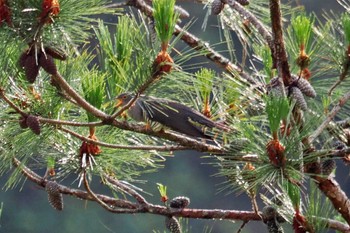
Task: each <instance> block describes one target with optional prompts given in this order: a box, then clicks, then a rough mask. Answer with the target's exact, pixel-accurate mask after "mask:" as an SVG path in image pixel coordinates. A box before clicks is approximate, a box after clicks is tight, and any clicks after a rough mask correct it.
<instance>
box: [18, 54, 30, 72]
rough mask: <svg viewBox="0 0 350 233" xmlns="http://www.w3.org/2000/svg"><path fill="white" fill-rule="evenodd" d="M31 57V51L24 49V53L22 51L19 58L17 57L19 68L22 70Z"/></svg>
mask: <svg viewBox="0 0 350 233" xmlns="http://www.w3.org/2000/svg"><path fill="white" fill-rule="evenodd" d="M32 55H33V53H32V52H31V49H26V51H24V52H23V53H22V54H21V56H20V57H19V61H18V63H19V65H20V67H22V68H24V66H25V62H26V60H27V58H28V57H30V56H32Z"/></svg>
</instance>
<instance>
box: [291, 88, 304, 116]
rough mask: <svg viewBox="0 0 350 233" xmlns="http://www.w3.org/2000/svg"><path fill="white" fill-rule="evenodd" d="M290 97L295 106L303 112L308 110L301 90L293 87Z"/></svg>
mask: <svg viewBox="0 0 350 233" xmlns="http://www.w3.org/2000/svg"><path fill="white" fill-rule="evenodd" d="M290 96H291V97H292V99H293V100H295V105H296V106H297V107H299V108H300V109H301V110H303V111H306V110H307V103H306V101H305V98H304V96H303V93H301V91H300V89H299V88H297V87H292V88H291V89H290Z"/></svg>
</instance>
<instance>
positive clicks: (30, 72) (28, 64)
mask: <svg viewBox="0 0 350 233" xmlns="http://www.w3.org/2000/svg"><path fill="white" fill-rule="evenodd" d="M23 68H24V71H25V74H26V78H27V80H28V82H30V83H34V82H35V79H36V77H37V76H38V74H39V68H40V67H39V65H38V64H37V62H36V57H35V55H30V56H28V57H27V59H26V60H25V62H24V66H23Z"/></svg>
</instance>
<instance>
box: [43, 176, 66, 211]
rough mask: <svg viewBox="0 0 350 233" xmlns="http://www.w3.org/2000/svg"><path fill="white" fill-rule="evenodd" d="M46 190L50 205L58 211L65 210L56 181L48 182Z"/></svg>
mask: <svg viewBox="0 0 350 233" xmlns="http://www.w3.org/2000/svg"><path fill="white" fill-rule="evenodd" d="M45 190H46V192H47V195H48V196H47V197H48V200H49V203H50V205H51V206H52V207H53V208H55V209H56V210H63V197H62V194H61V193H60V190H59V186H58V184H57V183H56V181H47V183H46V186H45Z"/></svg>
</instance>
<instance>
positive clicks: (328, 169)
mask: <svg viewBox="0 0 350 233" xmlns="http://www.w3.org/2000/svg"><path fill="white" fill-rule="evenodd" d="M336 167H337V164H336V163H335V161H334V160H333V159H327V160H325V161H323V162H322V174H323V175H326V176H329V175H330V174H332V172H333V171H334V169H335V168H336Z"/></svg>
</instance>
